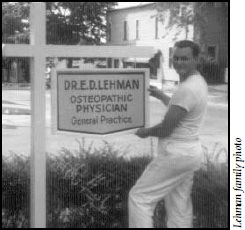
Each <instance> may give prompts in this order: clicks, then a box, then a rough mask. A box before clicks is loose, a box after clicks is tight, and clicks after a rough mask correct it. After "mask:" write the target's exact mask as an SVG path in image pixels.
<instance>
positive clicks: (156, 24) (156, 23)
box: [155, 17, 158, 39]
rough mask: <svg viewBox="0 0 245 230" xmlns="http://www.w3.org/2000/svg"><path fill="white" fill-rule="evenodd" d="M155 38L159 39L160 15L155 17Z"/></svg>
mask: <svg viewBox="0 0 245 230" xmlns="http://www.w3.org/2000/svg"><path fill="white" fill-rule="evenodd" d="M155 39H158V17H156V19H155Z"/></svg>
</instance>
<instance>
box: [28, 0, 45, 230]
mask: <svg viewBox="0 0 245 230" xmlns="http://www.w3.org/2000/svg"><path fill="white" fill-rule="evenodd" d="M45 14H46V9H45V3H44V2H38V3H32V4H31V10H30V22H31V23H30V30H31V33H30V34H31V37H30V40H31V45H33V48H34V56H33V57H31V68H30V71H31V111H32V116H31V228H45V227H46V150H45V139H46V138H45V111H46V109H45V53H44V52H43V51H44V46H45V44H46V17H45Z"/></svg>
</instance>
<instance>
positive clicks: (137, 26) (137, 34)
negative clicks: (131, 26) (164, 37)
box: [136, 20, 139, 40]
mask: <svg viewBox="0 0 245 230" xmlns="http://www.w3.org/2000/svg"><path fill="white" fill-rule="evenodd" d="M136 39H137V40H139V20H136Z"/></svg>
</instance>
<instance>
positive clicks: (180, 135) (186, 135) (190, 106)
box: [167, 74, 208, 140]
mask: <svg viewBox="0 0 245 230" xmlns="http://www.w3.org/2000/svg"><path fill="white" fill-rule="evenodd" d="M207 98H208V87H207V83H206V81H205V80H204V79H203V77H202V76H201V75H200V74H195V75H191V76H189V77H188V78H187V79H186V80H185V81H184V82H182V83H180V85H179V87H178V89H177V90H176V92H175V93H174V95H173V96H172V98H171V100H170V102H169V106H171V105H177V106H180V107H182V108H183V109H185V110H186V111H187V115H186V116H185V117H184V118H183V119H182V120H181V121H180V123H179V125H178V126H177V127H176V128H175V129H174V130H173V132H172V134H171V135H170V136H169V137H168V138H167V139H171V140H194V139H198V137H199V129H200V126H201V124H202V122H203V118H204V115H205V113H206V108H207Z"/></svg>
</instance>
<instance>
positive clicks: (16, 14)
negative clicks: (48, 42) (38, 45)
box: [2, 2, 29, 43]
mask: <svg viewBox="0 0 245 230" xmlns="http://www.w3.org/2000/svg"><path fill="white" fill-rule="evenodd" d="M28 18H29V3H27V2H18V3H17V2H2V42H3V43H28V42H29V34H28V22H27V20H28Z"/></svg>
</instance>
